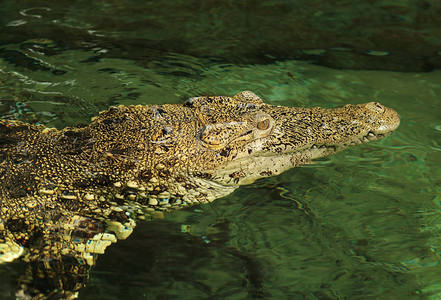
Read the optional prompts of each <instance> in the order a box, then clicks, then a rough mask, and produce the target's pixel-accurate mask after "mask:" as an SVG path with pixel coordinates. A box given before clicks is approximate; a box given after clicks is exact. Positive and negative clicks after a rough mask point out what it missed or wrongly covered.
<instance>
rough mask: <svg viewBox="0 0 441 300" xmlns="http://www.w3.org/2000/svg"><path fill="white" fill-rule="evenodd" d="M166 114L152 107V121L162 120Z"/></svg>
mask: <svg viewBox="0 0 441 300" xmlns="http://www.w3.org/2000/svg"><path fill="white" fill-rule="evenodd" d="M165 114H167V112H166V111H165V110H164V109H162V108H161V107H158V106H153V107H152V118H153V119H162V118H164V115H165Z"/></svg>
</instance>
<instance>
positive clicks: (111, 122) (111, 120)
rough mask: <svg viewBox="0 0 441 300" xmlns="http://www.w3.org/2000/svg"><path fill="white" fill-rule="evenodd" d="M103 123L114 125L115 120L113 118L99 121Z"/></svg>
mask: <svg viewBox="0 0 441 300" xmlns="http://www.w3.org/2000/svg"><path fill="white" fill-rule="evenodd" d="M101 122H102V123H103V124H105V125H115V123H116V120H115V119H105V120H102V121H101Z"/></svg>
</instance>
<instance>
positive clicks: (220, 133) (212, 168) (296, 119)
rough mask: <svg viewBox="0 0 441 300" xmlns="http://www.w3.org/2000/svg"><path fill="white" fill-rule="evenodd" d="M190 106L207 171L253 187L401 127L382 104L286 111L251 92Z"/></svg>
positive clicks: (197, 101) (220, 179)
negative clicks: (195, 117) (260, 180)
mask: <svg viewBox="0 0 441 300" xmlns="http://www.w3.org/2000/svg"><path fill="white" fill-rule="evenodd" d="M186 104H187V106H190V107H191V108H192V109H193V110H194V112H195V115H196V116H197V118H198V119H199V121H200V124H201V126H200V130H199V133H198V134H199V136H198V139H199V144H200V148H199V152H198V156H199V157H200V158H199V160H200V159H202V160H203V161H204V162H205V163H204V166H205V170H204V172H206V173H209V174H210V175H211V180H212V181H214V182H216V183H220V184H223V185H242V184H249V183H252V182H254V181H255V180H257V179H259V178H262V177H268V176H272V175H277V174H280V173H281V172H284V171H286V170H288V169H290V168H292V167H295V166H298V165H301V164H306V163H309V162H310V161H311V160H312V159H316V158H320V157H324V156H327V155H330V154H333V153H335V152H338V151H341V150H343V149H345V148H347V147H349V146H351V145H357V144H362V143H366V142H370V141H375V140H378V139H381V138H383V137H385V136H386V135H388V134H390V133H391V132H392V131H394V130H395V129H396V128H397V127H398V125H399V123H400V119H399V116H398V114H397V113H396V112H395V111H394V110H393V109H391V108H387V107H384V106H383V105H381V104H379V103H377V102H369V103H365V104H359V105H349V104H348V105H345V106H343V107H339V108H334V109H325V108H319V107H318V108H311V109H309V108H298V107H284V106H274V105H268V104H265V103H263V101H262V100H261V99H260V98H259V97H258V96H256V95H255V94H253V93H252V92H249V91H245V92H241V93H239V94H237V95H236V96H234V97H232V98H230V97H198V98H191V99H189V100H187V103H186ZM201 149H202V150H201ZM210 162H211V163H210ZM195 165H197V162H195Z"/></svg>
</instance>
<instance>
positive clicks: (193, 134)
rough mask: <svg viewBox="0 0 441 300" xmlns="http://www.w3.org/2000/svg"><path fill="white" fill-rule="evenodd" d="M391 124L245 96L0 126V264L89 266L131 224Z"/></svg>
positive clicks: (372, 115) (375, 106) (385, 111)
mask: <svg viewBox="0 0 441 300" xmlns="http://www.w3.org/2000/svg"><path fill="white" fill-rule="evenodd" d="M398 125H399V117H398V115H397V113H396V112H395V111H394V110H392V109H390V108H385V107H383V106H382V105H381V104H379V103H374V102H371V103H366V104H360V105H346V106H344V107H340V108H336V109H323V108H312V109H307V108H293V107H282V106H273V105H268V104H264V103H263V102H262V100H261V99H260V98H259V97H257V96H256V95H255V94H253V93H251V92H242V93H239V94H237V95H235V96H234V97H197V98H191V99H189V100H187V101H186V102H185V103H184V104H174V105H161V106H154V105H151V106H141V105H137V106H129V107H125V106H119V107H111V108H110V109H109V110H108V111H105V112H102V113H101V114H100V115H99V116H98V117H95V118H94V119H93V120H92V123H91V124H90V125H88V126H86V127H81V128H76V127H68V128H65V129H62V130H57V129H51V128H46V127H44V126H35V125H30V124H25V123H22V122H17V121H6V120H0V262H1V261H11V260H13V259H14V258H16V257H18V256H19V255H21V254H22V252H23V249H26V251H24V252H25V256H24V260H26V261H30V262H34V263H35V262H38V261H42V260H44V258H48V257H50V258H51V259H54V260H55V261H63V259H65V258H66V257H74V259H75V260H76V261H78V263H79V264H80V265H81V264H82V265H85V264H88V265H93V264H94V262H95V258H96V254H97V253H103V251H104V249H105V248H106V247H107V246H108V245H109V244H111V243H112V242H115V241H116V237H118V238H126V237H127V236H128V235H129V234H130V233H131V231H132V229H133V227H134V224H135V223H134V221H135V220H137V219H145V218H152V217H155V216H159V215H160V214H162V213H163V212H167V211H171V210H173V209H178V208H182V207H186V206H189V205H192V204H199V203H206V202H210V201H213V200H214V199H217V198H220V197H223V196H225V195H227V194H229V193H231V192H232V191H233V190H234V189H236V188H237V187H238V186H240V185H243V184H249V183H252V182H254V181H255V180H257V179H259V178H262V177H267V176H273V175H276V174H279V173H281V172H284V171H286V170H288V169H290V168H292V167H295V166H298V165H301V164H305V163H308V162H310V161H311V160H312V159H315V158H319V157H324V156H327V155H329V154H332V153H335V152H338V151H341V150H343V149H344V148H346V147H348V146H350V145H355V144H360V143H364V142H368V141H373V140H377V139H380V138H382V137H384V136H386V135H388V134H389V133H391V132H392V131H393V130H395V129H396V128H397V127H398ZM91 245H92V246H91ZM2 252H3V254H2ZM49 273H50V272H49ZM52 275H53V276H55V275H54V274H52ZM45 276H46V277H51V276H49V275H45ZM58 280H60V279H59V278H58ZM70 280H71V281H72V278H70ZM54 281H55V280H54ZM74 281H80V280H74ZM79 286H81V284H79ZM73 290H77V288H72V289H71V291H73ZM28 292H29V291H28ZM29 293H31V294H37V293H38V291H31V292H29ZM66 295H67V294H65V296H66Z"/></svg>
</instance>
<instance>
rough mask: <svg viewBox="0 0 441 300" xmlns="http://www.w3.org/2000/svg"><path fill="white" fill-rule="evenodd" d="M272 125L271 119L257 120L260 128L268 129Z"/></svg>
mask: <svg viewBox="0 0 441 300" xmlns="http://www.w3.org/2000/svg"><path fill="white" fill-rule="evenodd" d="M269 126H270V121H269V120H268V119H265V120H262V121H259V122H257V128H258V129H260V130H267V129H268V128H269Z"/></svg>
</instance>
